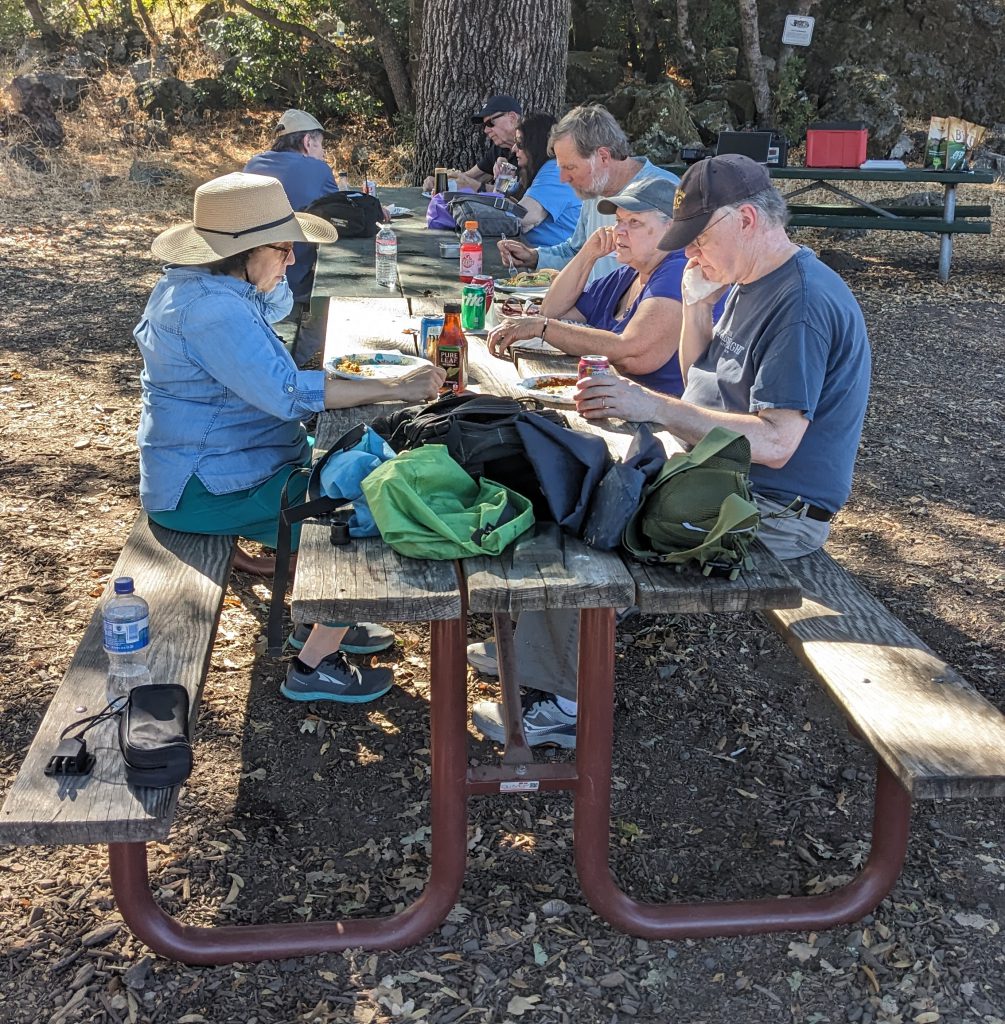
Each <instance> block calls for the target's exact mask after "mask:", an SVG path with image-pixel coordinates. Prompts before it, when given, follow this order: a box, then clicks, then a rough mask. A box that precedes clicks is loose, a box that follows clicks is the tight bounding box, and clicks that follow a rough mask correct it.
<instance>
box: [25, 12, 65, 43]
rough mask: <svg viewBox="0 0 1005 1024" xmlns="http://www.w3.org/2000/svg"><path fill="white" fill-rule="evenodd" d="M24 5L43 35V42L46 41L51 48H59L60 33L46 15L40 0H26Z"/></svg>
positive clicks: (33, 23)
mask: <svg viewBox="0 0 1005 1024" xmlns="http://www.w3.org/2000/svg"><path fill="white" fill-rule="evenodd" d="M24 6H25V10H27V12H28V17H29V18H31V23H32V26H33V27H34V29H35V31H36V32H37V33H38V34H39V35H40V36H41V37H42V42H43V43H45V45H46V48H47V49H50V50H55V49H58V48H59V46H60V44H61V42H62V40H61V39H60V38H59V33H58V32H57V31H56V30H55V29H54V28H53V27H52V25H51V24H50V22H49V19H48V18H47V17H46V16H45V12H44V11H43V10H42V5H41V4H40V3H39V0H24Z"/></svg>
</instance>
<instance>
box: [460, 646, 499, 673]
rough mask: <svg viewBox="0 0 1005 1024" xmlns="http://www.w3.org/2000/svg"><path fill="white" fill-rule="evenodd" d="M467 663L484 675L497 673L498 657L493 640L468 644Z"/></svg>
mask: <svg viewBox="0 0 1005 1024" xmlns="http://www.w3.org/2000/svg"><path fill="white" fill-rule="evenodd" d="M468 664H469V665H470V666H471V667H472V668H473V669H474V670H475V671H476V672H481V673H482V674H483V675H486V676H497V675H499V658H498V655H497V654H496V645H495V641H494V640H486V641H485V642H481V641H479V642H478V643H476V644H468Z"/></svg>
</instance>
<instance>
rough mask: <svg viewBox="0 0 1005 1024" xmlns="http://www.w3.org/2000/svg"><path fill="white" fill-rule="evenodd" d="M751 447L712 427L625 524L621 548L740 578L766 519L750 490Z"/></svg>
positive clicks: (678, 457) (670, 463) (676, 458)
mask: <svg viewBox="0 0 1005 1024" xmlns="http://www.w3.org/2000/svg"><path fill="white" fill-rule="evenodd" d="M749 473H750V442H749V441H748V440H747V438H746V437H744V436H743V435H742V434H737V433H735V432H734V431H732V430H726V429H724V428H723V427H713V428H712V430H710V431H709V432H708V433H707V434H706V435H705V436H704V437H703V438H702V439H701V440H700V441H699V442H698V443H697V444H696V445H695V446H694V447H693V448H692V449H691V450H690V451H689V452H677V453H676V454H675V455H672V456H671V457H670V458H669V459H667V461H666V463H665V465H664V466H663V468H662V469H661V470H660V472H659V474H658V475H657V477H656V479H655V480H653V482H652V483H651V484H649V486H648V487H647V488H646V489H645V491H644V492H643V494H642V501H641V502H640V504H639V507H638V509H637V510H636V512H635V514H634V515H633V516H632V518H631V519H630V520H629V521H628V525H627V526H626V527H625V532H624V535H623V537H622V543H623V544H624V546H625V547H626V548H627V549H628V551H629V552H630V553H631V554H632V555H634V556H635V557H636V558H637V559H638V560H639V561H640V562H646V563H649V564H660V565H674V566H676V567H677V569H678V571H680V570H682V569H683V568H684V566H685V565H687V564H688V563H689V562H694V563H697V565H698V567H699V568H700V569H701V570H702V572H703V573H704V574H705V575H706V576H708V575H710V574H711V573H712V571H713V570H719V571H721V572H725V573H727V574H728V575H729V578H730V579H736V577H737V576H738V575H739V573H740V570H741V569H749V568H750V564H751V563H750V557H749V555H748V552H749V550H750V545H751V544H752V543H753V541H754V538H755V537H756V536H757V528H758V526H759V525H760V522H761V515H760V512H759V510H758V508H757V505H756V504H755V503H754V500H753V495H752V494H751V490H750V477H749Z"/></svg>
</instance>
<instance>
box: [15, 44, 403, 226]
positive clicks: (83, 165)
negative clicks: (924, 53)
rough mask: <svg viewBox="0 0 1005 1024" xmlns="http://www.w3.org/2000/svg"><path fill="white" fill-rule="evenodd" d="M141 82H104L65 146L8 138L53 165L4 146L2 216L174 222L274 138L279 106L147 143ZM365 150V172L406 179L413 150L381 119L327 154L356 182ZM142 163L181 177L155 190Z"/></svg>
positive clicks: (71, 121)
mask: <svg viewBox="0 0 1005 1024" xmlns="http://www.w3.org/2000/svg"><path fill="white" fill-rule="evenodd" d="M24 70H25V69H24V68H20V67H16V66H14V65H13V64H10V63H8V64H7V65H6V66H0V78H6V79H8V80H9V78H10V77H13V75H15V74H18V73H20V72H22V71H24ZM191 70H192V69H189V71H191ZM203 70H205V69H203ZM133 89H134V83H133V80H132V78H131V77H130V76H129V75H128V74H126V73H122V74H116V73H109V74H106V75H104V76H102V77H100V78H98V79H96V80H95V83H94V86H93V87H92V89H91V92H90V94H89V95H88V97H87V98H86V99H85V100H84V102H83V104H82V105H81V107H80V109H79V110H76V111H74V112H72V113H61V114H60V115H59V119H60V123H61V124H62V125H63V128H64V130H65V132H66V143H65V145H64V146H62V147H60V148H59V149H55V150H49V151H45V150H43V149H42V148H41V147H39V146H38V145H37V140H35V139H34V138H33V137H32V135H31V134H30V132H27V131H25V132H23V133H21V134H20V135H18V134H14V135H12V136H11V137H10V138H9V139H8V141H9V142H10V143H16V142H20V143H24V144H27V145H33V144H34V145H33V148H35V149H36V150H37V151H38V152H39V153H40V155H44V157H45V159H46V160H48V161H49V164H50V167H49V170H48V172H47V173H39V172H35V171H31V170H29V169H28V168H26V167H25V166H23V165H22V164H20V163H18V162H17V161H15V160H12V159H10V158H9V157H6V156H4V155H3V154H2V153H0V223H2V224H4V225H8V226H13V225H17V224H26V223H27V224H40V223H41V224H52V225H59V224H65V223H66V222H67V220H73V219H78V218H84V219H89V220H90V219H98V220H105V219H107V220H109V221H110V220H112V219H115V220H117V221H120V222H123V223H130V222H134V223H136V222H140V221H142V222H150V223H152V224H153V225H154V226H157V225H161V226H166V225H167V224H169V223H172V222H174V221H177V220H180V219H185V218H186V217H187V216H189V215H190V211H191V202H192V199H191V196H192V192H193V191H194V189H195V188H196V186H197V185H198V184H200V183H201V182H203V181H207V180H208V179H210V178H213V177H216V176H217V175H220V174H227V173H229V172H230V171H234V170H238V169H240V168H241V167H243V166H244V164H245V163H246V162H247V160H248V159H249V158H250V157H251V156H252V155H253V154H255V153H258V152H261V151H262V150H264V149H267V148H268V146H269V144H270V141H271V138H272V132H273V128H274V126H275V124H276V120H277V113H276V112H275V111H260V112H245V111H242V112H234V111H227V112H221V113H217V114H214V115H212V116H207V117H206V118H205V119H203V120H202V121H198V120H196V121H193V122H190V123H188V124H186V125H185V126H184V127H180V128H172V129H171V132H170V142H169V144H168V145H167V146H166V147H164V148H159V147H152V146H145V145H140V144H138V142H137V141H136V140H135V139H134V138H133V137H132V135H131V134H130V133H129V132H128V130H127V127H126V126H127V125H128V124H129V123H130V122H132V123H133V124H135V125H137V126H138V127H142V125H143V124H144V123H145V122H146V115H145V114H144V113H143V112H142V111H140V110H138V109H137V107H136V102H135V98H134V96H133ZM0 95H4V96H5V94H0ZM0 102H9V101H8V100H6V99H4V100H2V101H0ZM137 134H138V133H137ZM361 150H364V151H365V152H366V153H367V163H366V176H368V177H371V178H373V179H375V180H376V181H378V182H380V183H383V184H391V183H402V182H403V181H404V180H405V173H406V171H407V168H408V167H409V153H408V150H407V148H406V147H404V146H402V145H392V146H390V147H388V145H387V141H386V138H384V139H381V138H380V136H379V134H378V132H377V131H376V126H374V125H370V126H369V127H368V129H367V128H364V127H363V126H359V128H353V129H351V130H350V132H348V133H346V134H344V135H343V136H342V137H340V138H339V139H338V140H337V141H334V142H333V143H332V144H330V145H329V147H328V154H327V155H328V159H329V161H330V162H331V163H332V164H333V166H335V167H337V168H342V167H346V168H349V169H350V177H351V179H352V180H353V181H356V180H361V179H362V177H363V176H364V173H363V172H364V168H363V166H362V165H361V164H360V163H359V160H358V159H354V156H355V157H357V158H358V157H359V154H360V151H361ZM135 162H151V163H157V164H159V165H163V166H166V167H170V168H172V169H173V170H174V171H176V172H177V173H178V175H179V180H178V181H177V182H176V183H170V184H167V185H165V186H164V187H161V188H156V189H152V188H150V186H149V185H146V184H138V183H136V182H132V181H130V180H129V171H130V168H131V167H132V166H133V164H134V163H135Z"/></svg>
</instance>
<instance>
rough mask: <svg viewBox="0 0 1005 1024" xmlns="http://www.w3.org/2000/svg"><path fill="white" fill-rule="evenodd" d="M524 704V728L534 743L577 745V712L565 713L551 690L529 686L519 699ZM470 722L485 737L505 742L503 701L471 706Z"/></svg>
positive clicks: (540, 744) (559, 745)
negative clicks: (535, 688)
mask: <svg viewBox="0 0 1005 1024" xmlns="http://www.w3.org/2000/svg"><path fill="white" fill-rule="evenodd" d="M520 703H521V704H522V705H523V731H524V735H525V736H526V737H527V743H528V744H529V745H530V746H532V747H545V746H553V747H565V748H566V749H567V750H572V749H573V748H574V747H575V746H576V716H575V715H568V714H566V713H565V712H564V711H563V710H562V709H561V708H560V707H559V706H558V702H557V701H556V700H555V697H554V695H553V694H551V693H544V692H543V691H541V690H527V691H526V692H525V693H524V695H523V697H521V699H520ZM471 724H472V725H474V727H475V728H476V729H477V730H478V731H479V732H480V733H481V734H482V735H483V736H484V737H485V738H486V739H490V740H495V742H496V743H505V742H506V729H505V727H504V725H503V715H502V704H498V703H496V702H495V701H491V700H480V701H478V702H477V703H476V704H475V705H474V707H473V708H472V710H471Z"/></svg>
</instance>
